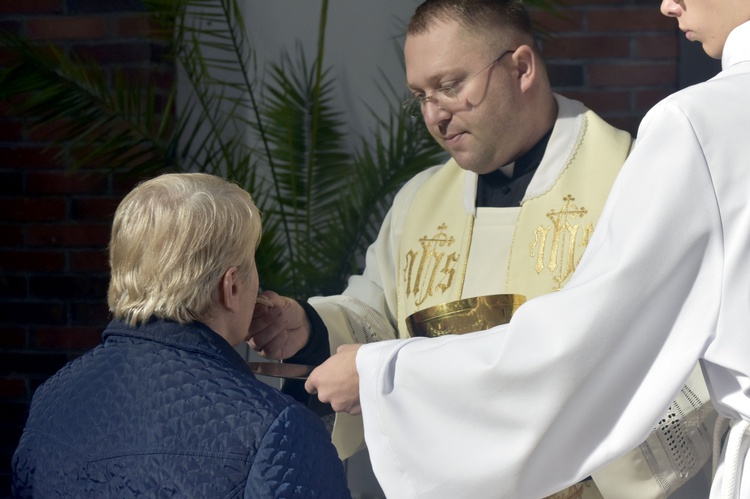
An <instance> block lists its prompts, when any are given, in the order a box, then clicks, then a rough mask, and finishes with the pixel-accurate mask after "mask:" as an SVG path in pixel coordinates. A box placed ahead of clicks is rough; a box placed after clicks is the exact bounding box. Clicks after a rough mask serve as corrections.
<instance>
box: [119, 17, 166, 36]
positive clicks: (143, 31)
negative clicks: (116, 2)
mask: <svg viewBox="0 0 750 499" xmlns="http://www.w3.org/2000/svg"><path fill="white" fill-rule="evenodd" d="M114 22H115V30H114V31H115V36H116V37H117V38H151V37H152V36H153V35H154V32H155V28H156V27H155V25H154V23H153V22H152V20H151V19H150V18H149V17H148V16H147V15H145V14H142V15H132V16H122V17H119V18H117V19H115V20H114Z"/></svg>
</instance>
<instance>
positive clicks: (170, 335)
mask: <svg viewBox="0 0 750 499" xmlns="http://www.w3.org/2000/svg"><path fill="white" fill-rule="evenodd" d="M118 336H119V337H130V338H138V339H141V340H144V341H150V342H153V343H160V344H162V345H165V346H169V347H172V348H177V349H180V350H185V351H189V352H194V353H199V354H203V355H208V356H211V357H214V358H217V359H221V360H224V361H228V362H229V363H230V364H231V365H232V366H233V367H235V368H237V369H241V370H243V371H249V368H248V366H247V364H246V363H245V361H244V360H243V359H242V357H241V356H240V354H239V353H238V352H237V351H236V350H235V349H234V347H232V345H230V344H229V343H227V341H226V340H225V339H224V338H222V337H221V336H219V334H218V333H216V332H215V331H213V330H212V329H211V328H209V327H208V326H206V325H205V324H202V323H200V322H193V323H190V324H179V323H177V322H174V321H171V320H164V319H157V318H152V319H150V320H149V321H148V322H146V323H145V324H142V325H140V326H137V327H131V326H129V325H127V324H125V323H124V322H122V321H119V320H113V321H112V322H110V323H109V325H108V326H107V329H105V330H104V333H102V339H103V340H104V341H105V342H106V341H107V339H108V338H112V337H118Z"/></svg>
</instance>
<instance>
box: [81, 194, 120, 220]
mask: <svg viewBox="0 0 750 499" xmlns="http://www.w3.org/2000/svg"><path fill="white" fill-rule="evenodd" d="M121 200H122V199H121V198H82V199H74V200H73V206H72V215H73V217H75V219H76V220H101V221H106V222H111V221H112V219H113V218H114V215H115V210H117V206H118V205H119V204H120V201H121Z"/></svg>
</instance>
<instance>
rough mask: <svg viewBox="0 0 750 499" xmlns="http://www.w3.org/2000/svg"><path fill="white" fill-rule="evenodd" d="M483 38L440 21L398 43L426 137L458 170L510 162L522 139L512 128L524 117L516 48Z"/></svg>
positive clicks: (517, 128)
mask: <svg viewBox="0 0 750 499" xmlns="http://www.w3.org/2000/svg"><path fill="white" fill-rule="evenodd" d="M488 38H489V37H488V36H487V35H481V34H477V33H472V32H469V31H468V30H467V29H466V28H464V27H462V26H460V25H459V24H458V23H455V22H440V23H437V24H435V25H434V26H433V27H432V28H431V29H430V30H429V31H428V32H425V33H419V34H417V35H411V34H410V35H408V36H407V38H406V43H405V45H404V58H405V62H406V81H407V86H408V87H409V89H410V90H411V91H412V92H413V94H414V96H416V97H421V98H422V104H421V112H422V115H423V117H424V122H425V125H426V126H427V128H428V130H429V131H430V134H431V135H432V136H433V137H434V138H435V140H436V141H437V142H438V143H439V144H440V145H441V146H442V147H443V148H444V149H445V150H446V151H448V152H449V153H450V154H451V156H453V158H454V159H455V160H456V162H457V163H458V164H459V166H461V168H463V169H465V170H471V171H474V172H477V173H488V172H491V171H494V170H496V169H498V168H499V167H501V166H503V165H505V164H508V163H509V162H511V161H513V160H514V159H515V158H516V157H517V156H518V155H519V154H520V153H521V152H523V149H524V147H525V145H524V144H523V142H524V140H526V139H525V138H524V137H522V136H521V135H522V132H521V131H520V130H521V129H522V128H523V127H520V126H518V125H519V124H520V123H522V122H523V120H524V118H525V117H524V115H523V106H522V98H521V97H522V96H521V95H520V93H521V92H522V90H521V88H520V84H519V80H520V78H518V71H517V68H516V62H515V56H516V53H515V52H514V50H515V49H516V48H517V47H515V46H505V44H503V43H502V42H500V41H499V40H497V39H494V38H493V39H491V40H490V39H488ZM506 44H507V43H506ZM501 45H502V46H501ZM501 56H502V57H501ZM498 58H499V60H497V61H496V62H494V63H493V61H495V60H496V59H498ZM425 98H426V99H425Z"/></svg>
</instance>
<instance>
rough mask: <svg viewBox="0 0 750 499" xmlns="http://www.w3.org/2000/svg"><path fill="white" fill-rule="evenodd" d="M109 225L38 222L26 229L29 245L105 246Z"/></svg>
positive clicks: (107, 240)
mask: <svg viewBox="0 0 750 499" xmlns="http://www.w3.org/2000/svg"><path fill="white" fill-rule="evenodd" d="M109 231H110V229H109V226H107V225H104V224H101V225H92V224H86V225H84V224H80V225H75V224H39V225H33V226H31V227H29V229H28V243H29V244H30V245H31V246H55V247H61V246H65V247H68V246H74V247H80V246H106V245H107V243H108V242H109Z"/></svg>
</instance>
